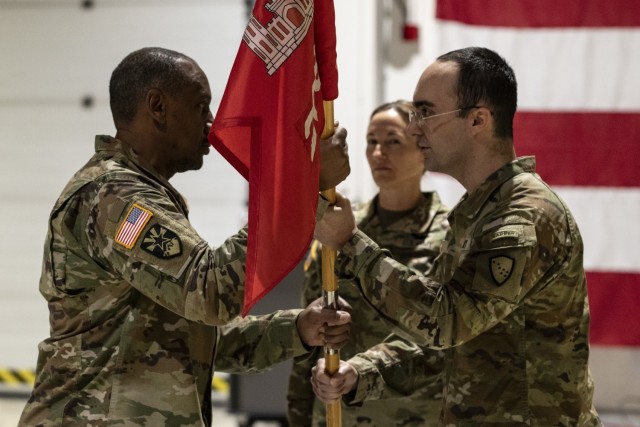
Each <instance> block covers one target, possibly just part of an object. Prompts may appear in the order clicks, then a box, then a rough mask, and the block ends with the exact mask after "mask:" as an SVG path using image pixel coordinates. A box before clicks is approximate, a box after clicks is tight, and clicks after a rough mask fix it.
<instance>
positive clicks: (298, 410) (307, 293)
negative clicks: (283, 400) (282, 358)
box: [287, 241, 323, 427]
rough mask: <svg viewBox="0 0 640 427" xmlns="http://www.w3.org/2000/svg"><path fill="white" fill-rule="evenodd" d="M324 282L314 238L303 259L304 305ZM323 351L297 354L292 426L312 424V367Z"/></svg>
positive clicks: (290, 399)
mask: <svg viewBox="0 0 640 427" xmlns="http://www.w3.org/2000/svg"><path fill="white" fill-rule="evenodd" d="M321 284H322V259H321V257H320V245H319V243H318V242H317V241H314V242H313V243H312V245H311V248H310V250H309V254H308V256H307V259H306V260H305V263H304V284H303V287H302V295H301V303H302V306H303V307H306V306H307V305H309V303H311V302H313V301H315V300H316V299H317V298H318V297H319V296H321V295H322V286H321ZM322 353H323V351H322V348H321V347H317V348H316V349H314V351H313V354H312V356H311V357H305V358H298V359H296V360H295V361H294V364H293V366H292V367H291V375H290V376H289V388H288V390H287V418H288V420H289V425H291V426H296V427H298V426H299V427H307V426H311V424H312V420H313V402H314V399H315V395H314V394H313V390H312V388H311V381H310V378H311V368H313V366H314V365H315V363H316V360H317V359H318V358H320V357H322Z"/></svg>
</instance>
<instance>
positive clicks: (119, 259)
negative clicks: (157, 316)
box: [86, 179, 247, 325]
mask: <svg viewBox="0 0 640 427" xmlns="http://www.w3.org/2000/svg"><path fill="white" fill-rule="evenodd" d="M86 239H87V242H86V247H87V251H88V253H89V254H90V255H91V257H92V259H94V260H96V262H98V263H100V264H102V265H103V266H105V268H106V269H108V270H109V271H112V272H113V274H114V279H116V277H118V278H124V279H125V280H127V281H128V282H129V283H130V284H131V286H133V287H134V288H136V289H137V290H138V291H140V292H141V293H142V294H144V295H145V296H146V297H147V298H149V299H151V300H153V301H156V302H157V303H158V304H160V305H162V306H163V307H165V308H167V309H169V310H171V311H172V312H174V313H176V314H178V315H180V316H182V317H185V318H186V319H189V320H192V321H197V322H202V323H205V324H210V325H220V324H224V323H226V322H228V321H229V320H231V319H233V318H235V317H236V316H238V315H239V313H240V309H241V306H242V300H243V297H244V280H245V279H244V270H245V257H246V247H247V232H246V230H245V229H242V230H240V231H239V232H238V233H237V234H235V235H233V236H231V237H230V238H229V239H227V240H226V241H225V242H224V243H223V244H222V245H221V246H220V247H218V248H216V249H212V248H210V247H209V245H208V244H207V242H205V241H204V240H203V239H202V238H201V237H200V236H199V235H198V233H197V232H196V231H195V230H194V229H193V227H192V226H191V224H190V222H189V220H188V219H187V217H186V216H185V214H184V213H183V212H182V210H181V209H180V208H179V207H178V206H177V203H176V202H174V201H173V200H171V199H170V198H169V196H168V195H167V194H165V193H163V192H161V191H159V190H157V189H156V188H154V187H151V186H149V185H146V184H145V183H143V182H140V180H139V179H138V180H132V181H127V180H124V182H123V181H114V180H110V181H109V183H108V184H104V185H102V186H100V187H99V188H98V189H97V191H96V196H95V197H94V200H93V202H92V206H91V210H90V212H89V220H88V224H87V229H86Z"/></svg>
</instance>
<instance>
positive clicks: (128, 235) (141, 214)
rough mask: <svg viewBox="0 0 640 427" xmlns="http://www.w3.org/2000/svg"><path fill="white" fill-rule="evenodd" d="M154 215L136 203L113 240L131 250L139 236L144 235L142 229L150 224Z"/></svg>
mask: <svg viewBox="0 0 640 427" xmlns="http://www.w3.org/2000/svg"><path fill="white" fill-rule="evenodd" d="M152 216H153V214H152V213H151V211H149V210H147V209H145V208H143V207H142V206H140V205H138V204H137V203H134V204H133V206H131V208H130V209H129V212H128V213H127V216H126V217H125V219H124V220H123V221H122V223H120V226H119V227H118V231H117V232H116V236H115V238H114V239H113V240H114V241H115V242H116V243H119V244H121V245H122V246H124V247H125V248H127V249H131V248H132V247H133V245H135V244H136V240H138V236H140V233H142V229H143V228H144V226H145V225H146V224H147V222H149V219H151V217H152Z"/></svg>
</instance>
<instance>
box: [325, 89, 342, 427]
mask: <svg viewBox="0 0 640 427" xmlns="http://www.w3.org/2000/svg"><path fill="white" fill-rule="evenodd" d="M323 107H324V129H323V131H322V136H321V139H327V138H330V137H331V136H333V133H334V132H335V125H334V119H333V101H323ZM322 196H323V197H324V198H325V199H327V200H328V201H329V204H331V205H333V204H335V203H336V189H335V187H334V188H330V189H328V190H325V191H322ZM336 255H337V253H336V251H335V250H333V249H331V248H328V247H326V246H324V245H322V296H323V300H324V306H325V307H328V308H333V309H334V310H337V309H338V280H337V279H336V273H335V264H336ZM324 360H325V372H326V373H327V374H329V375H333V374H335V373H336V372H338V369H339V368H340V350H335V349H332V348H329V347H327V346H325V347H324ZM326 411H327V417H326V418H327V427H342V407H341V406H340V401H337V402H333V403H327V404H326Z"/></svg>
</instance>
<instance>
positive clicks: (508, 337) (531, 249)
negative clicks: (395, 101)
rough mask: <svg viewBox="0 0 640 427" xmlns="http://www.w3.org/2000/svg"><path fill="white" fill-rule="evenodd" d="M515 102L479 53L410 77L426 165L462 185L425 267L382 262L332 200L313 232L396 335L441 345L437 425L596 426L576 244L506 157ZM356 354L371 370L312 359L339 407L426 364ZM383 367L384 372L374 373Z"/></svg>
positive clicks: (500, 72) (522, 165) (561, 218)
mask: <svg viewBox="0 0 640 427" xmlns="http://www.w3.org/2000/svg"><path fill="white" fill-rule="evenodd" d="M516 105H517V83H516V78H515V75H514V72H513V70H512V69H511V67H510V66H509V65H508V64H507V62H506V61H505V60H504V59H503V58H502V57H500V56H499V55H498V54H497V53H495V52H493V51H491V50H489V49H485V48H478V47H470V48H465V49H460V50H455V51H452V52H449V53H446V54H444V55H442V56H440V57H439V58H438V59H437V60H436V61H435V62H434V63H433V64H431V65H430V66H429V67H427V68H426V70H425V71H424V72H423V73H422V75H421V77H420V79H419V81H418V84H417V86H416V89H415V92H414V96H413V108H414V110H413V112H412V114H411V122H410V124H409V127H408V129H409V131H410V132H411V133H412V134H413V135H415V136H416V137H417V139H418V144H419V145H420V147H421V148H422V150H423V153H424V156H425V162H426V166H427V170H430V171H434V172H442V173H446V174H448V175H450V176H452V177H453V178H455V179H456V180H458V181H459V182H460V183H461V184H462V185H463V186H464V188H465V190H466V193H465V194H464V195H463V197H462V198H461V200H460V202H459V203H458V204H457V206H456V207H455V208H454V209H453V210H452V211H451V213H450V214H449V217H448V219H449V224H450V226H451V230H450V231H449V233H448V235H447V237H446V238H445V242H444V244H443V247H442V250H441V253H440V256H439V257H438V258H437V259H436V262H435V272H434V274H433V275H430V276H425V275H424V274H423V273H424V272H420V271H415V270H413V269H410V268H408V267H407V266H405V265H402V264H400V263H398V262H396V261H395V260H393V259H392V258H391V257H389V256H388V254H387V253H386V252H385V251H384V250H382V249H381V248H380V247H379V246H378V245H377V244H376V243H375V242H373V241H372V240H371V239H370V238H369V237H367V236H366V235H365V234H364V233H363V232H362V231H360V230H358V229H357V228H356V224H355V222H354V220H353V214H352V213H351V209H350V203H349V201H348V199H346V198H345V197H342V196H340V197H339V198H338V202H337V205H336V207H335V208H334V209H331V210H329V211H328V212H327V213H326V214H325V215H324V218H323V221H322V222H320V223H319V225H318V227H317V228H316V238H317V239H318V240H319V241H321V242H322V243H323V244H324V245H327V246H329V247H332V248H335V249H338V250H340V251H341V254H342V256H341V257H340V262H339V263H338V265H337V266H336V270H337V272H338V275H339V277H340V278H341V279H344V280H346V279H349V278H351V279H357V280H352V281H351V283H356V284H358V283H364V282H365V280H364V278H367V281H366V282H367V283H368V284H369V285H368V286H366V287H365V286H359V287H358V290H359V292H360V293H361V295H362V297H363V300H365V301H366V302H367V303H368V304H370V305H371V306H372V307H374V308H375V309H376V310H377V312H378V313H379V314H380V315H381V316H382V317H383V318H384V319H385V320H386V321H388V322H389V323H390V324H391V325H393V326H394V327H395V328H396V330H397V332H398V333H399V334H403V335H404V336H407V337H410V338H411V339H412V340H413V341H415V342H416V343H417V344H418V345H421V346H425V347H430V348H434V349H442V350H445V352H446V354H445V362H444V364H445V368H444V388H443V399H442V412H441V415H440V424H441V425H445V426H459V425H464V426H479V425H508V426H520V425H523V426H524V425H526V426H600V425H602V423H601V421H600V419H599V417H598V414H597V412H596V411H595V409H594V407H593V403H592V398H593V382H592V379H591V374H590V372H589V368H588V359H589V305H588V301H587V286H586V279H585V271H584V266H583V259H582V258H583V243H582V239H581V236H580V232H579V230H578V226H577V224H576V222H575V219H574V218H573V216H572V214H571V212H570V211H569V209H568V207H567V205H566V204H565V203H564V202H563V201H562V200H561V199H560V198H559V197H558V195H557V194H555V193H554V192H553V191H552V190H551V189H550V188H549V186H548V185H547V184H546V183H545V182H544V181H543V180H542V179H541V178H540V176H538V175H537V174H536V172H535V159H534V158H533V157H516V154H515V150H514V144H513V118H514V115H515V111H516ZM362 357H365V358H368V360H369V362H370V363H369V364H371V363H374V364H375V366H376V369H375V372H373V371H374V370H369V371H362V370H360V371H359V370H358V369H357V366H358V364H355V363H347V362H341V366H340V368H339V370H338V372H337V373H336V374H335V375H333V376H332V377H329V376H328V375H327V374H326V373H325V371H324V361H323V360H320V361H319V363H318V364H317V365H316V367H315V368H314V370H313V378H312V383H313V387H314V391H315V393H316V395H317V396H318V397H319V398H320V399H321V400H323V401H325V402H330V401H335V400H336V399H342V400H343V402H344V403H346V404H347V405H360V404H362V402H364V401H367V400H370V399H375V398H377V396H380V395H383V393H381V388H389V389H393V390H394V393H395V394H398V393H404V394H405V395H407V396H408V395H411V393H412V392H413V391H415V390H416V389H419V388H420V387H422V386H423V384H425V378H424V377H425V375H427V374H425V372H429V370H428V364H429V362H428V360H426V359H425V358H424V357H423V358H420V357H419V356H418V357H414V358H411V359H406V360H402V361H398V360H392V361H387V360H384V359H382V358H379V357H377V356H376V355H375V354H369V355H362ZM352 360H353V359H351V360H350V362H351V361H352ZM407 372H409V374H408V373H407ZM380 375H382V376H383V377H384V378H385V381H384V382H381V381H378V382H374V381H373V379H375V378H376V377H377V376H380ZM381 404H382V405H383V404H384V402H381Z"/></svg>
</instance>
